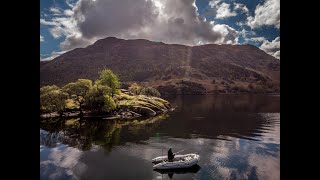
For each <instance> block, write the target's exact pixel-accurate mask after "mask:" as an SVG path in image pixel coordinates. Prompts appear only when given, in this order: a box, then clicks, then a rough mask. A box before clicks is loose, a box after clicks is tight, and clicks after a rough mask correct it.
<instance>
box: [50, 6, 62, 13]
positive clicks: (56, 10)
mask: <svg viewBox="0 0 320 180" xmlns="http://www.w3.org/2000/svg"><path fill="white" fill-rule="evenodd" d="M50 12H52V13H53V15H61V14H62V12H61V10H60V9H59V8H57V7H51V8H50Z"/></svg>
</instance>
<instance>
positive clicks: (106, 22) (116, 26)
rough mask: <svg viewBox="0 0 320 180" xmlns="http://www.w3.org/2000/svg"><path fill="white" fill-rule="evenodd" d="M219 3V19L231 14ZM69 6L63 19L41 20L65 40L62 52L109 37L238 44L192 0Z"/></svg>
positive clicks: (88, 1) (83, 1) (84, 0)
mask: <svg viewBox="0 0 320 180" xmlns="http://www.w3.org/2000/svg"><path fill="white" fill-rule="evenodd" d="M69 3H70V2H69ZM222 4H223V3H221V4H220V6H221V7H222V9H223V10H221V11H219V12H220V14H221V15H219V17H222V15H223V16H230V14H231V15H234V14H233V12H231V11H230V13H229V11H228V10H226V9H229V6H228V5H222ZM220 6H219V7H220ZM70 7H71V9H70V10H65V11H64V16H62V17H53V18H52V19H50V20H47V21H44V20H43V21H42V24H43V25H49V26H53V27H51V28H50V33H51V35H52V36H53V37H55V38H60V37H64V38H65V39H64V41H63V42H62V43H61V44H60V48H61V49H62V50H64V51H65V50H71V49H74V48H77V47H84V46H87V45H89V44H92V43H93V42H95V41H96V40H98V39H101V38H105V37H109V36H115V37H118V38H123V39H141V38H142V39H149V40H152V41H161V42H165V43H178V44H186V45H196V44H199V42H201V43H205V44H206V43H237V38H238V37H237V35H238V33H237V32H236V31H235V30H234V29H233V28H231V27H229V26H228V25H224V24H214V23H212V22H209V21H206V20H205V19H204V18H202V17H200V16H199V14H198V12H197V7H196V5H195V0H174V1H172V0H135V1H132V0H117V1H105V0H95V1H92V0H79V1H77V2H76V3H75V4H72V5H70ZM71 11H72V13H71Z"/></svg>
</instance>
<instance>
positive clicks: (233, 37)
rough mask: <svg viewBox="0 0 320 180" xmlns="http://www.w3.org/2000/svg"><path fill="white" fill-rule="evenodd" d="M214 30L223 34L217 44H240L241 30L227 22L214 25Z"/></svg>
mask: <svg viewBox="0 0 320 180" xmlns="http://www.w3.org/2000/svg"><path fill="white" fill-rule="evenodd" d="M213 30H214V31H216V32H219V33H221V34H222V35H223V38H221V39H220V41H217V42H216V43H217V44H238V36H239V32H237V31H236V30H235V29H234V28H232V27H230V26H228V25H226V24H217V25H214V26H213Z"/></svg>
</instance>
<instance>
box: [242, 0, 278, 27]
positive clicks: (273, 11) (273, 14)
mask: <svg viewBox="0 0 320 180" xmlns="http://www.w3.org/2000/svg"><path fill="white" fill-rule="evenodd" d="M247 25H248V26H250V27H251V28H252V29H255V28H259V27H261V26H274V27H276V28H277V29H280V0H265V2H264V3H263V4H262V5H261V4H259V5H257V7H256V9H255V16H254V17H252V16H248V17H247Z"/></svg>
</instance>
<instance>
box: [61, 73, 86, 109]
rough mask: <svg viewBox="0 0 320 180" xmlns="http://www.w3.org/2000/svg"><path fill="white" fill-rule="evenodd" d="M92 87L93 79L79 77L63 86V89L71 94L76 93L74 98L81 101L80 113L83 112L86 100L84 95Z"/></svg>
mask: <svg viewBox="0 0 320 180" xmlns="http://www.w3.org/2000/svg"><path fill="white" fill-rule="evenodd" d="M91 89H92V81H91V80H89V79H78V80H77V81H76V82H72V83H69V84H67V85H66V86H64V87H63V90H64V91H65V92H67V93H68V94H69V95H70V96H73V95H75V98H73V99H74V100H76V101H77V102H78V103H79V109H80V113H82V106H83V103H84V102H85V99H84V97H85V96H86V95H87V94H88V92H89V91H90V90H91Z"/></svg>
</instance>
